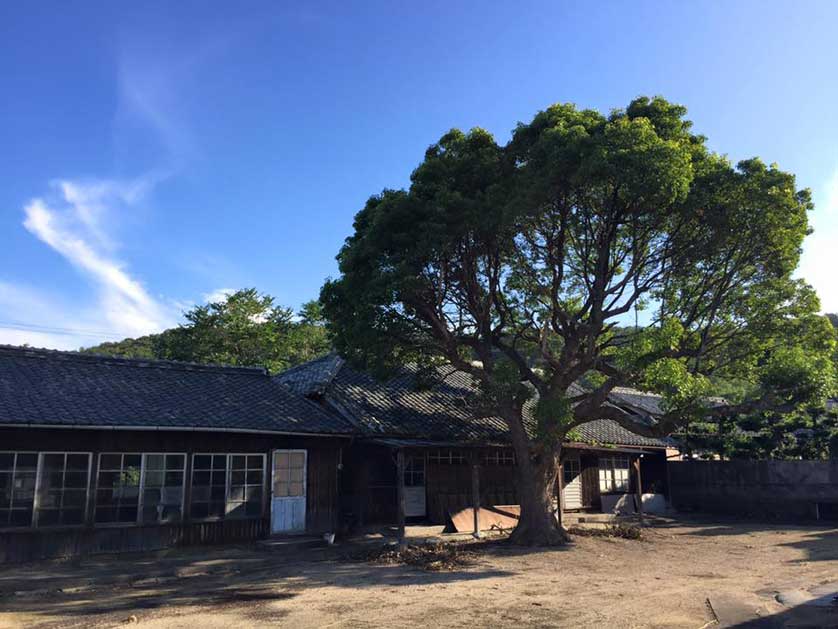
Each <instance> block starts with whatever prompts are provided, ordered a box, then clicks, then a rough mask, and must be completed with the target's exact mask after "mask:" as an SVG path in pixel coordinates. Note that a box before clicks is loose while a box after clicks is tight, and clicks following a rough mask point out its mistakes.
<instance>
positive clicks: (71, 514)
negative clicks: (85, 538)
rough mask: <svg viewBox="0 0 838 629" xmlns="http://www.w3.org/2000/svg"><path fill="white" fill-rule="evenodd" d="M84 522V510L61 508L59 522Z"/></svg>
mask: <svg viewBox="0 0 838 629" xmlns="http://www.w3.org/2000/svg"><path fill="white" fill-rule="evenodd" d="M83 522H84V511H83V510H82V509H76V508H73V509H62V510H61V524H81V523H83Z"/></svg>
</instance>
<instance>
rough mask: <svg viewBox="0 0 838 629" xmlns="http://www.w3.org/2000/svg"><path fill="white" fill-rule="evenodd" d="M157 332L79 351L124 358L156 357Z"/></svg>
mask: <svg viewBox="0 0 838 629" xmlns="http://www.w3.org/2000/svg"><path fill="white" fill-rule="evenodd" d="M157 336H158V335H157V334H149V335H148V336H140V337H138V338H135V339H130V338H129V339H122V340H121V341H113V342H111V341H108V342H106V343H100V344H99V345H94V346H93V347H83V348H81V349H80V350H79V351H80V352H81V353H82V354H103V355H106V356H120V357H122V358H149V359H152V358H154V357H155V356H154V341H155V339H156V338H157Z"/></svg>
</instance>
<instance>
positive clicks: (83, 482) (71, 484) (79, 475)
mask: <svg viewBox="0 0 838 629" xmlns="http://www.w3.org/2000/svg"><path fill="white" fill-rule="evenodd" d="M64 487H67V488H74V489H78V488H82V487H87V472H67V473H66V474H65V475H64Z"/></svg>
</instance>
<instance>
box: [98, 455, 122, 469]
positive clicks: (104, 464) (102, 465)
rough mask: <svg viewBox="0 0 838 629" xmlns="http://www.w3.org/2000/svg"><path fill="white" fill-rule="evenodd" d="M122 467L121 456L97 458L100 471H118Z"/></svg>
mask: <svg viewBox="0 0 838 629" xmlns="http://www.w3.org/2000/svg"><path fill="white" fill-rule="evenodd" d="M121 467H122V455H121V454H103V455H102V456H100V457H99V469H100V470H118V469H120V468H121Z"/></svg>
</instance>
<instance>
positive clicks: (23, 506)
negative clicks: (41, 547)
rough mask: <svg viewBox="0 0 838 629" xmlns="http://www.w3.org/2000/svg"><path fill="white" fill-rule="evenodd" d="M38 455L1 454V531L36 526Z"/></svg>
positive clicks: (28, 453) (33, 453) (23, 453)
mask: <svg viewBox="0 0 838 629" xmlns="http://www.w3.org/2000/svg"><path fill="white" fill-rule="evenodd" d="M37 473H38V453H37V452H0V528H3V527H7V526H32V511H33V507H34V504H35V480H36V477H37Z"/></svg>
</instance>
